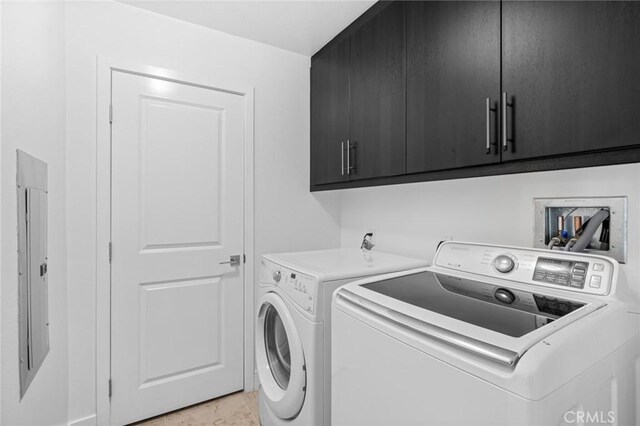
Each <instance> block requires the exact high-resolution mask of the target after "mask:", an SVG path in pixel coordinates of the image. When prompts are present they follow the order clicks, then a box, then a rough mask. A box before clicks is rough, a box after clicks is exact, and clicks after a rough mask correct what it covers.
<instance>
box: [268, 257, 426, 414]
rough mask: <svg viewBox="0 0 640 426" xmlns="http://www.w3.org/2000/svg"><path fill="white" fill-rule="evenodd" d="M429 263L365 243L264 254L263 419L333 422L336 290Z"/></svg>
mask: <svg viewBox="0 0 640 426" xmlns="http://www.w3.org/2000/svg"><path fill="white" fill-rule="evenodd" d="M427 263H428V262H426V261H424V260H420V259H412V258H407V257H401V256H396V255H391V254H386V253H379V252H366V251H362V250H359V249H333V250H319V251H309V252H296V253H281V254H272V255H265V256H263V258H262V259H261V265H260V282H259V285H258V297H259V302H258V314H257V323H256V364H257V369H258V377H259V379H260V394H259V403H260V420H261V422H262V424H263V425H265V426H267V425H283V424H291V425H308V426H315V425H328V424H330V419H331V415H330V409H331V408H330V401H331V398H330V390H331V384H330V374H331V365H330V361H331V346H330V343H331V335H330V330H331V295H332V293H333V292H334V290H336V289H337V288H338V287H340V286H341V285H344V284H346V283H348V282H350V281H353V280H357V279H359V278H362V277H368V276H372V275H378V274H384V273H389V272H394V271H403V270H408V269H413V268H419V267H423V266H426V265H427Z"/></svg>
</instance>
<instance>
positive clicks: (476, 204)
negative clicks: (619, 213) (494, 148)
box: [341, 164, 640, 288]
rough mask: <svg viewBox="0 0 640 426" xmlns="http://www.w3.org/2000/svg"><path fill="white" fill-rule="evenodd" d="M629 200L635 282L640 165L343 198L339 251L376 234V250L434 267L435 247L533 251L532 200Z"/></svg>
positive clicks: (359, 192) (366, 191)
mask: <svg viewBox="0 0 640 426" xmlns="http://www.w3.org/2000/svg"><path fill="white" fill-rule="evenodd" d="M618 195H626V196H628V203H629V204H628V209H629V210H628V213H629V234H628V235H629V251H628V257H629V262H628V264H627V265H623V266H622V273H623V274H624V275H625V276H626V277H627V278H628V280H629V282H632V283H634V285H635V286H636V288H637V287H638V284H637V283H638V282H640V262H639V259H640V239H639V238H638V236H639V235H640V164H628V165H620V166H608V167H594V168H588V169H575V170H563V171H553V172H540V173H523V174H515V175H506V176H491V177H481V178H471V179H459V180H449V181H439V182H423V183H413V184H405V185H392V186H385V187H376V188H360V189H352V190H347V191H342V192H341V198H342V245H343V246H349V247H355V246H357V245H359V244H360V241H361V239H362V236H363V234H364V233H365V232H367V230H369V229H370V228H371V229H375V231H376V233H375V240H376V241H375V242H376V244H377V246H376V248H375V249H374V250H376V249H377V250H380V251H390V252H395V253H399V254H406V255H412V256H418V257H421V258H426V259H429V260H431V259H432V258H433V255H434V253H435V249H436V246H437V244H438V242H439V241H441V240H445V239H447V240H448V239H455V240H458V241H473V242H484V243H495V244H505V245H516V246H525V247H532V246H533V201H532V200H533V198H534V197H588V196H618Z"/></svg>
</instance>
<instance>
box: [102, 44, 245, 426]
mask: <svg viewBox="0 0 640 426" xmlns="http://www.w3.org/2000/svg"><path fill="white" fill-rule="evenodd" d="M96 70H97V74H96V78H97V82H96V100H97V102H96V259H95V261H96V420H97V423H98V424H110V423H111V399H110V397H109V379H110V377H111V337H110V336H111V263H110V261H109V242H110V235H111V126H110V111H109V107H110V104H111V73H112V71H119V72H125V73H129V74H135V75H140V76H145V77H153V78H159V79H163V80H167V81H171V82H175V83H182V84H188V85H191V86H196V87H201V88H205V89H212V90H218V91H223V92H227V93H232V94H236V95H239V96H242V97H243V98H244V196H243V202H244V205H243V211H244V222H243V223H244V236H243V245H244V249H243V251H244V254H245V256H246V261H245V263H244V264H243V279H244V283H243V284H244V299H243V305H244V313H243V321H244V324H243V330H244V339H243V340H244V345H243V346H244V367H243V373H244V389H245V390H247V391H250V390H254V388H255V375H254V364H255V359H254V358H255V357H254V339H253V334H254V313H255V300H254V298H255V296H254V287H255V286H254V282H253V278H254V277H253V275H254V263H255V260H254V258H255V253H254V87H253V86H248V85H241V84H238V83H237V82H233V81H227V80H224V79H220V78H215V79H213V80H212V79H211V78H210V77H209V76H208V75H206V73H199V72H195V73H194V72H191V71H189V72H183V71H176V70H169V69H165V68H160V67H155V66H150V65H142V64H135V63H129V62H126V61H120V60H113V59H110V58H105V57H101V56H98V57H97V58H96ZM115 386H117V384H115Z"/></svg>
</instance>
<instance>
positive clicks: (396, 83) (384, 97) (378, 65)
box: [349, 2, 406, 180]
mask: <svg viewBox="0 0 640 426" xmlns="http://www.w3.org/2000/svg"><path fill="white" fill-rule="evenodd" d="M405 11H406V4H405V2H393V3H391V4H390V5H389V6H387V7H386V8H385V9H383V10H382V11H381V12H380V13H378V14H377V15H375V16H374V17H373V18H371V19H370V20H369V21H367V22H366V23H364V24H363V25H362V26H361V27H360V28H359V29H358V30H356V31H355V32H354V33H353V34H352V35H351V67H350V79H349V81H350V91H349V93H350V132H349V150H350V152H349V159H350V161H351V162H352V165H353V169H352V170H351V172H350V175H351V176H350V179H351V180H355V179H366V178H373V177H381V176H393V175H399V174H403V173H405V108H406V101H405V80H406V49H405Z"/></svg>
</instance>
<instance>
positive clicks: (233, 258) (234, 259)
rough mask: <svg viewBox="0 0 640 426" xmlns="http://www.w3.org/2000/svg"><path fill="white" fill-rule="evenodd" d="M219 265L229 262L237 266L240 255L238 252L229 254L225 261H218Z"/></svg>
mask: <svg viewBox="0 0 640 426" xmlns="http://www.w3.org/2000/svg"><path fill="white" fill-rule="evenodd" d="M220 264H221V265H226V264H229V265H230V266H238V265H240V255H239V254H234V255H232V256H229V260H228V261H226V262H220Z"/></svg>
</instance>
